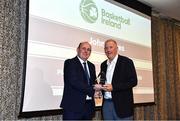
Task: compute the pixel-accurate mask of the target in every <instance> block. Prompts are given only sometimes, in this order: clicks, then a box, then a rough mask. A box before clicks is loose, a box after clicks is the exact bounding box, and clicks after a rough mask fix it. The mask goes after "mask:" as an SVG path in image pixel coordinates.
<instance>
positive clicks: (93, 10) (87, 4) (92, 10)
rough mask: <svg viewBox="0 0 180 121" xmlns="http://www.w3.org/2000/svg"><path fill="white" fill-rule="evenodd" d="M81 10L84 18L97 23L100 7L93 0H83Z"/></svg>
mask: <svg viewBox="0 0 180 121" xmlns="http://www.w3.org/2000/svg"><path fill="white" fill-rule="evenodd" d="M80 12H81V16H82V18H83V19H84V20H85V21H86V22H88V23H95V22H96V20H97V18H98V9H97V7H96V5H95V3H94V2H93V1H92V0H82V1H81V3H80Z"/></svg>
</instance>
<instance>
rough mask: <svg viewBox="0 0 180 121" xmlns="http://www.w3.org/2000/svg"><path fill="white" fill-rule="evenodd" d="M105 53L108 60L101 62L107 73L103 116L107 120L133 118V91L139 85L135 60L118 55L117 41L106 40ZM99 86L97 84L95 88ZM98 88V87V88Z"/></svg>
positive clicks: (103, 69) (104, 87)
mask: <svg viewBox="0 0 180 121" xmlns="http://www.w3.org/2000/svg"><path fill="white" fill-rule="evenodd" d="M104 50H105V54H106V56H107V58H108V60H106V61H104V62H103V63H102V64H101V72H103V73H105V74H106V81H105V84H104V85H103V86H102V87H101V89H102V90H103V99H104V101H103V106H102V112H103V118H104V119H105V120H132V119H133V91H132V88H133V87H134V86H136V85H137V75H136V71H135V67H134V64H133V61H132V60H131V59H129V58H127V57H125V56H121V55H118V46H117V43H116V41H114V40H112V39H109V40H107V41H106V42H105V47H104ZM96 87H97V88H99V87H98V86H97V85H96V86H95V89H96ZM96 90H98V89H96Z"/></svg>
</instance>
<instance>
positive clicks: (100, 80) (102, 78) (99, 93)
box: [95, 72, 106, 98]
mask: <svg viewBox="0 0 180 121" xmlns="http://www.w3.org/2000/svg"><path fill="white" fill-rule="evenodd" d="M105 81H106V75H105V73H104V72H100V73H99V75H98V77H97V78H96V84H97V85H96V88H97V89H98V90H97V91H96V92H95V98H102V91H101V90H102V88H103V87H102V86H103V84H105Z"/></svg>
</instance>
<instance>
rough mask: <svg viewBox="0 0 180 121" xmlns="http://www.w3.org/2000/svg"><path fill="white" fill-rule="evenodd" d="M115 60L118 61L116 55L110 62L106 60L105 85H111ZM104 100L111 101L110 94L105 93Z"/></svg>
mask: <svg viewBox="0 0 180 121" xmlns="http://www.w3.org/2000/svg"><path fill="white" fill-rule="evenodd" d="M117 59H118V54H117V55H116V56H115V57H114V59H113V60H112V61H111V62H110V61H109V60H107V71H106V82H105V84H111V83H112V78H113V73H114V69H115V67H116V62H117ZM104 98H105V99H111V98H112V95H111V92H105V93H104Z"/></svg>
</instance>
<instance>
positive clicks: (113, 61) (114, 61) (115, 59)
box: [107, 54, 118, 65]
mask: <svg viewBox="0 0 180 121" xmlns="http://www.w3.org/2000/svg"><path fill="white" fill-rule="evenodd" d="M117 59H118V54H116V56H115V57H114V59H113V60H112V61H111V62H110V61H109V59H108V60H107V65H109V64H111V63H116V62H117Z"/></svg>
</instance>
